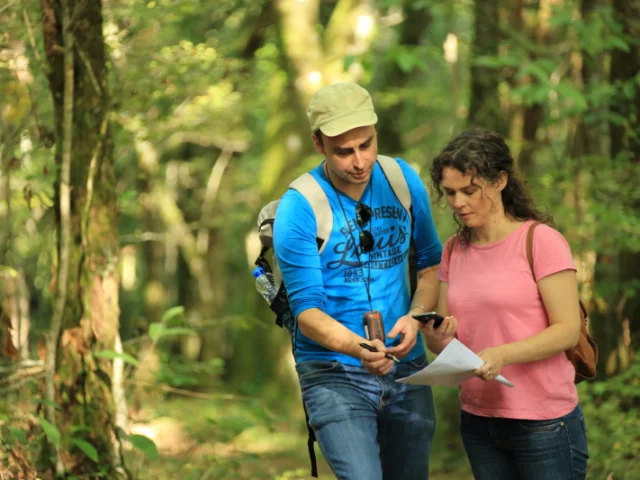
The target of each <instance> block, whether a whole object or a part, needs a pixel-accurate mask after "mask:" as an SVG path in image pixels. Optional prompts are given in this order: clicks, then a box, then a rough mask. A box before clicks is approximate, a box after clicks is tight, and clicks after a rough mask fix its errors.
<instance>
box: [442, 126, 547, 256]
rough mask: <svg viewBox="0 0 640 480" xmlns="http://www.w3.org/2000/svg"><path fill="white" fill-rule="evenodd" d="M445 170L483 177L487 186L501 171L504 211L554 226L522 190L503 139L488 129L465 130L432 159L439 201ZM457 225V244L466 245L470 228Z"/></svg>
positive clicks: (496, 180) (518, 218)
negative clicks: (451, 169) (458, 240)
mask: <svg viewBox="0 0 640 480" xmlns="http://www.w3.org/2000/svg"><path fill="white" fill-rule="evenodd" d="M445 167H451V168H455V169H456V170H458V171H460V172H461V173H463V174H466V173H470V174H471V175H472V180H471V182H472V183H473V182H474V180H475V178H482V179H484V180H486V181H487V182H488V183H489V184H496V183H497V182H498V179H499V177H500V174H501V173H502V172H505V173H506V174H507V179H508V180H507V185H506V187H505V188H504V189H503V190H502V192H501V194H502V203H503V205H504V211H505V213H506V214H507V215H509V216H510V217H512V218H514V219H516V220H537V221H539V222H542V223H546V224H548V225H553V218H552V217H551V215H549V214H546V213H542V212H540V211H539V210H538V209H537V207H536V206H535V204H534V202H533V200H532V199H531V197H530V196H529V194H528V193H527V191H526V188H525V182H524V181H523V180H521V178H520V175H519V173H518V171H517V168H516V166H515V162H514V161H513V157H512V156H511V152H510V151H509V147H508V146H507V144H506V143H505V141H504V139H503V138H502V137H501V136H500V135H498V134H497V133H495V132H492V131H490V130H485V129H480V128H473V129H470V130H466V131H464V132H462V133H461V134H460V135H458V136H457V137H456V138H454V139H453V140H452V141H451V142H449V144H448V145H447V146H446V147H445V148H444V149H443V150H442V152H440V154H439V155H438V156H437V157H436V158H435V159H434V160H433V163H432V165H431V184H432V186H433V188H434V190H435V191H436V192H437V193H438V201H440V200H442V197H443V196H444V192H443V191H442V171H443V170H444V168H445ZM453 218H454V220H455V222H456V223H457V224H458V237H459V238H460V243H461V244H463V245H467V244H469V242H470V239H471V228H469V227H466V226H465V225H464V224H463V223H461V222H460V220H459V219H458V217H457V216H456V215H455V213H454V215H453Z"/></svg>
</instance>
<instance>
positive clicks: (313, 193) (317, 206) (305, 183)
mask: <svg viewBox="0 0 640 480" xmlns="http://www.w3.org/2000/svg"><path fill="white" fill-rule="evenodd" d="M289 188H292V189H294V190H296V191H298V192H300V194H301V195H302V196H303V197H304V198H306V199H307V201H308V202H309V205H311V209H312V210H313V214H314V215H315V217H316V225H317V232H316V238H318V239H320V240H322V245H320V246H319V249H318V251H319V253H322V252H323V251H324V247H325V246H326V245H327V242H326V240H327V239H328V238H329V236H330V235H331V230H332V229H333V213H332V212H331V205H330V204H329V198H327V194H326V193H325V192H324V190H323V189H322V187H321V186H320V184H319V183H318V181H317V180H316V179H315V178H314V177H313V175H311V174H310V173H305V174H303V175H301V176H299V177H298V178H296V179H295V180H294V181H293V182H291V183H290V184H289Z"/></svg>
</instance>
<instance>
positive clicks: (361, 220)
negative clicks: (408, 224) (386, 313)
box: [323, 165, 386, 342]
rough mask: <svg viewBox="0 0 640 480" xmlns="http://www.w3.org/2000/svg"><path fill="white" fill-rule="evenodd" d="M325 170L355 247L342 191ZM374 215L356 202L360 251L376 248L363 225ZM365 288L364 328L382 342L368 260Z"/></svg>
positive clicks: (369, 208) (381, 325) (371, 189)
mask: <svg viewBox="0 0 640 480" xmlns="http://www.w3.org/2000/svg"><path fill="white" fill-rule="evenodd" d="M323 168H324V171H325V175H326V176H327V179H328V180H329V184H330V185H331V187H332V188H333V191H334V192H336V196H337V198H338V203H339V204H340V209H341V210H342V215H343V216H344V221H345V223H346V224H347V228H348V229H349V235H350V236H351V240H352V241H353V243H354V247H355V243H356V242H355V238H354V237H353V232H352V231H351V228H350V227H349V221H348V219H347V213H346V212H345V211H344V205H342V200H341V199H340V193H339V192H338V191H337V189H336V187H335V186H334V185H333V182H332V181H331V177H330V176H329V171H328V170H327V168H326V165H325V166H324V167H323ZM372 200H373V185H369V203H371V201H372ZM372 217H373V212H372V211H371V207H370V206H369V205H366V204H364V203H360V202H358V203H357V204H356V224H357V225H358V230H360V237H359V240H360V245H359V246H360V252H364V253H369V252H371V251H372V250H373V249H374V248H375V241H374V239H373V235H372V234H371V232H370V231H369V230H364V229H363V227H364V226H365V225H366V224H367V223H369V222H370V221H371V218H372ZM360 252H359V251H358V248H357V247H356V248H355V253H356V256H357V257H358V263H359V265H360V271H361V272H362V275H363V277H364V268H363V266H362V260H361V259H360ZM363 283H364V288H365V290H366V291H367V299H368V300H369V308H370V310H369V311H368V312H365V313H364V315H363V316H362V326H363V329H364V333H365V336H366V337H367V339H368V340H373V339H376V338H377V339H379V340H381V341H382V342H384V341H385V338H386V336H385V331H384V321H383V319H382V312H380V311H378V310H374V309H373V302H372V301H371V292H370V291H369V287H370V283H371V264H370V263H369V262H367V279H366V280H365V281H364V282H363Z"/></svg>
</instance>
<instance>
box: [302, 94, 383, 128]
mask: <svg viewBox="0 0 640 480" xmlns="http://www.w3.org/2000/svg"><path fill="white" fill-rule="evenodd" d="M307 117H308V118H309V124H310V125H311V131H312V132H315V131H316V130H318V129H320V131H322V133H324V134H325V135H326V136H327V137H335V136H337V135H340V134H342V133H344V132H347V131H349V130H353V129H354V128H358V127H364V126H367V125H375V124H376V123H377V122H378V117H377V115H376V113H375V112H374V111H373V102H372V101H371V95H369V92H367V91H366V90H365V89H364V88H362V87H361V86H360V85H357V84H355V83H334V84H333V85H329V86H327V87H324V88H322V89H320V90H318V91H317V92H316V93H315V94H314V95H313V97H312V98H311V101H310V102H309V107H308V108H307Z"/></svg>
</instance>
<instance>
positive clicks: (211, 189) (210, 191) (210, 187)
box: [196, 150, 233, 255]
mask: <svg viewBox="0 0 640 480" xmlns="http://www.w3.org/2000/svg"><path fill="white" fill-rule="evenodd" d="M232 155H233V152H232V151H231V150H223V151H222V153H221V154H220V156H219V157H218V159H217V160H216V163H214V165H213V168H212V169H211V175H209V181H208V182H207V189H206V191H205V194H204V202H203V204H202V212H201V214H200V224H201V225H202V227H200V230H199V231H198V238H197V241H196V245H197V248H198V253H199V254H200V255H204V254H205V253H207V250H208V249H209V229H208V228H207V227H206V225H207V219H209V218H210V217H211V215H212V214H213V205H214V202H215V201H216V197H217V196H218V190H219V189H220V182H222V175H224V171H225V169H226V168H227V165H228V164H229V160H231V156H232Z"/></svg>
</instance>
